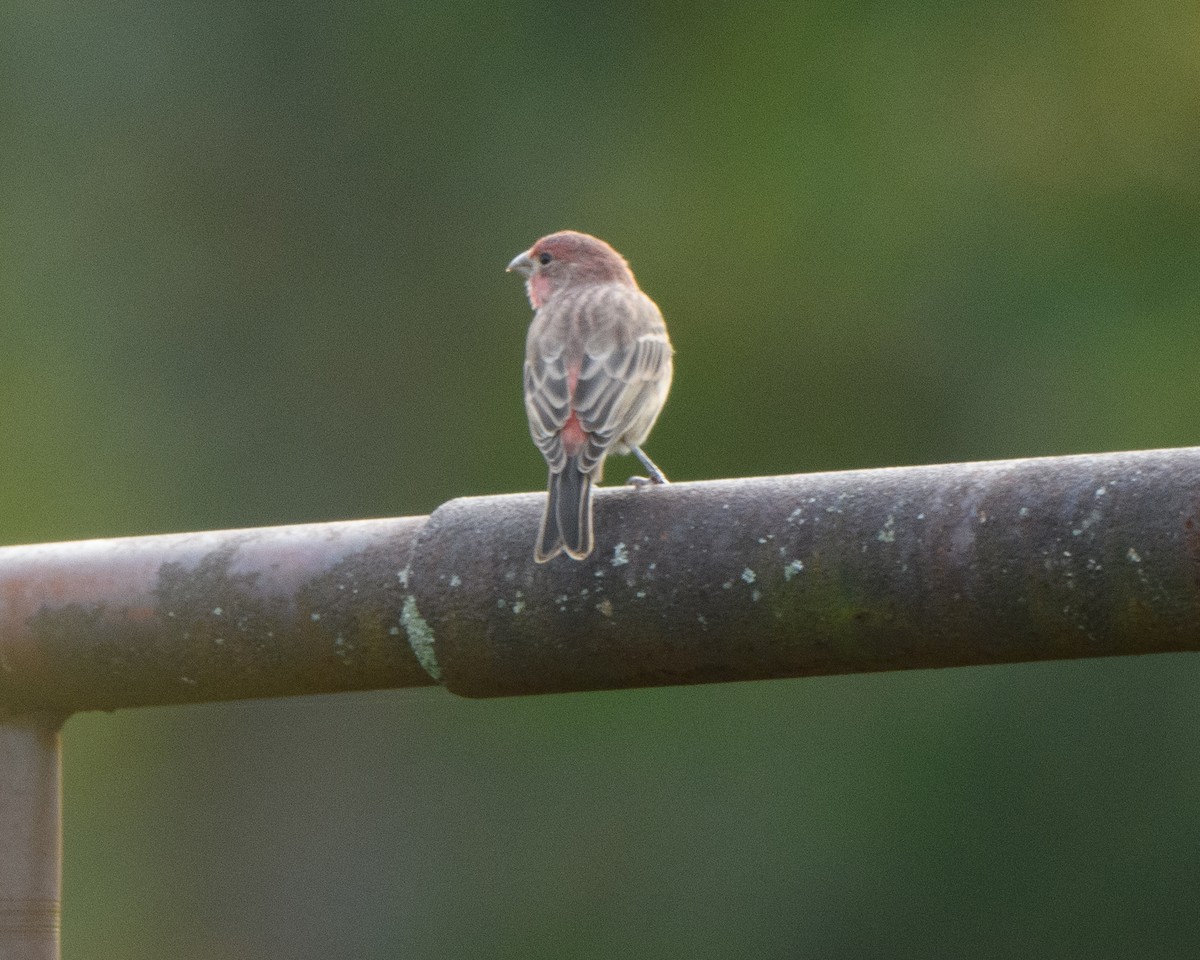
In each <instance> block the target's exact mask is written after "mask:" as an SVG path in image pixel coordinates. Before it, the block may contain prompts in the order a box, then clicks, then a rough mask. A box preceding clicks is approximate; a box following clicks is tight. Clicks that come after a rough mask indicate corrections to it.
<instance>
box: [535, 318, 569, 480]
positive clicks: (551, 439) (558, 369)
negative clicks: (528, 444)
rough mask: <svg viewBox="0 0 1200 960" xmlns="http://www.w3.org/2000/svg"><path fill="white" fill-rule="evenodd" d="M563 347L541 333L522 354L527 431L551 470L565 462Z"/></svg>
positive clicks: (566, 387)
mask: <svg viewBox="0 0 1200 960" xmlns="http://www.w3.org/2000/svg"><path fill="white" fill-rule="evenodd" d="M535 322H536V321H535ZM565 347H566V344H565V343H564V342H563V340H562V339H561V338H557V337H541V338H539V339H538V341H537V342H536V344H535V342H534V340H533V338H532V337H531V338H530V343H529V348H528V349H527V350H526V355H525V413H526V415H527V416H528V417H529V434H530V436H532V437H533V442H534V443H535V444H536V445H537V448H538V449H539V450H541V451H542V456H544V457H545V458H546V463H547V464H549V466H550V469H551V470H552V471H554V472H555V473H558V472H559V471H561V470H562V469H563V467H564V466H565V465H566V462H567V454H566V451H564V450H563V445H562V439H561V438H560V437H559V431H561V430H562V428H563V425H564V424H565V423H566V422H567V418H568V417H569V416H570V415H571V397H570V381H569V379H568V376H567V361H566V352H565Z"/></svg>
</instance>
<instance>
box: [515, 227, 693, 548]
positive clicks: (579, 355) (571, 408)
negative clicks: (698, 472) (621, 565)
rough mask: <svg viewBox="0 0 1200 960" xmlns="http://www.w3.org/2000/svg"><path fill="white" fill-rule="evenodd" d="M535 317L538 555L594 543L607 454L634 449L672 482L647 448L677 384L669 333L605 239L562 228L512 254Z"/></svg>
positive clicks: (528, 404)
mask: <svg viewBox="0 0 1200 960" xmlns="http://www.w3.org/2000/svg"><path fill="white" fill-rule="evenodd" d="M508 269H509V270H516V271H518V272H519V273H522V274H524V275H525V276H526V277H527V278H528V279H527V280H526V282H525V289H526V292H527V293H528V294H529V302H530V304H532V305H533V309H534V311H535V312H534V315H533V322H532V323H530V325H529V336H528V338H527V340H526V343H525V412H526V413H527V414H528V415H529V432H530V433H531V434H532V435H533V442H534V443H535V444H537V447H538V449H539V450H541V451H542V456H544V457H545V458H546V463H547V464H548V465H549V467H550V483H549V495H548V497H547V499H546V513H545V515H544V516H543V517H542V525H541V528H540V529H539V530H538V537H537V543H536V544H535V545H534V548H533V558H534V560H536V561H537V562H538V563H545V562H546V561H547V560H549V559H551V558H552V557H555V556H557V555H558V554H559V553H560V552H561V551H564V550H565V551H566V553H567V556H569V557H574V558H575V559H576V560H582V559H584V558H585V557H586V556H588V554H590V553H591V552H592V547H593V544H594V539H593V535H592V484H593V483H599V482H600V479H601V477H602V475H603V472H604V458H605V457H607V456H608V455H609V454H610V453H633V454H635V455H636V456H637V458H638V459H639V460H641V462H642V464H643V466H645V468H646V470H647V471H648V472H649V474H650V480H646V479H645V478H641V477H635V478H631V480H630V482H632V483H637V484H638V485H641V484H645V483H650V482H653V483H666V482H667V478H666V477H665V476H663V473H662V471H661V470H659V469H658V467H656V466H655V465H654V463H653V462H652V461H651V460H650V458H649V457H647V456H646V455H645V454H644V453H643V452H642V450H641V444H642V443H644V442H645V440H646V437H647V436H648V435H649V433H650V428H651V427H653V426H654V421H655V420H656V419H658V414H659V412H660V411H661V410H662V407H663V403H665V402H666V399H667V391H668V390H669V389H670V387H671V353H672V350H671V341H670V340H669V339H668V338H667V327H666V324H664V323H663V318H662V314H661V313H660V312H659V309H658V307H657V306H656V305H655V303H654V301H653V300H651V299H650V298H649V297H648V296H646V295H645V294H644V293H642V291H641V290H639V289H638V285H637V280H635V279H634V277H633V273H632V271H630V269H629V265H628V264H627V263H626V262H625V260H624V258H623V257H622V256H621V255H620V254H619V253H617V251H616V250H614V249H613V248H612V247H610V246H609V245H608V244H607V243H605V242H604V241H603V240H598V239H596V238H595V237H591V236H588V235H587V234H586V233H576V232H575V231H573V230H564V231H562V232H561V233H552V234H550V235H549V236H548V237H543V238H542V239H541V240H539V241H538V242H537V243H535V244H534V245H533V246H532V247H530V248H529V249H528V250H526V251H525V252H524V253H522V254H518V255H517V256H516V257H515V258H513V261H512V263H510V264H509V265H508Z"/></svg>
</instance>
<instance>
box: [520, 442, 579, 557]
mask: <svg viewBox="0 0 1200 960" xmlns="http://www.w3.org/2000/svg"><path fill="white" fill-rule="evenodd" d="M592 545H593V537H592V475H591V474H590V473H584V472H583V471H582V470H580V469H579V460H578V458H577V457H570V458H568V460H567V463H566V465H565V466H564V467H563V469H562V470H560V471H559V472H558V473H555V472H554V471H553V470H552V471H550V483H549V489H548V494H547V497H546V512H545V514H543V516H542V525H541V527H540V528H539V529H538V538H537V543H536V544H535V545H534V549H533V559H534V560H536V561H537V562H538V563H545V562H546V561H547V560H549V559H551V558H552V557H556V556H558V554H559V553H561V552H562V551H564V550H565V551H566V553H567V556H568V557H571V558H573V559H575V560H583V559H584V558H585V557H587V556H588V555H589V554H590V553H591V552H592Z"/></svg>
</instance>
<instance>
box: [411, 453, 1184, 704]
mask: <svg viewBox="0 0 1200 960" xmlns="http://www.w3.org/2000/svg"><path fill="white" fill-rule="evenodd" d="M1198 477H1200V450H1198V449H1184V450H1164V451H1148V452H1140V453H1126V454H1100V455H1093V456H1075V457H1061V458H1045V459H1032V460H1012V461H996V462H987V463H970V464H951V465H945V466H931V467H912V468H894V469H884V470H863V471H853V472H846V473H825V474H811V475H801V476H787V477H764V478H758V479H738V480H727V481H715V482H706V483H679V484H673V485H671V486H669V487H663V488H647V489H629V488H624V489H621V488H617V489H607V490H602V491H600V492H599V496H598V498H597V501H596V530H597V549H596V553H595V555H594V556H593V557H592V558H590V559H589V561H588V562H586V563H575V562H572V561H568V560H562V561H556V562H553V563H550V564H546V565H544V566H543V565H535V564H533V563H532V561H531V559H530V551H531V549H532V547H531V542H532V541H531V538H532V535H533V532H534V531H535V530H536V529H537V517H538V510H539V508H540V498H539V497H538V496H534V495H529V496H509V497H488V498H471V499H463V500H456V501H453V502H451V503H448V504H446V505H444V506H443V507H441V508H440V509H438V510H437V511H435V512H434V513H433V514H432V516H431V517H430V520H429V522H428V524H427V525H426V527H425V528H424V529H423V531H422V533H421V537H420V540H419V542H418V545H417V548H416V552H415V555H414V565H413V579H412V587H413V593H414V596H415V601H414V602H415V604H416V605H417V606H418V607H419V609H420V612H421V615H422V617H423V620H424V622H425V623H426V624H427V625H428V626H429V629H430V631H431V632H432V636H431V639H430V642H429V644H428V645H429V651H428V653H429V656H430V657H431V658H432V659H433V660H435V661H436V665H437V669H438V671H439V675H440V678H441V680H442V682H443V683H444V684H445V685H446V687H447V688H448V689H449V690H451V691H452V692H455V693H459V694H463V695H467V696H501V695H512V694H530V693H547V692H563V691H571V690H597V689H614V688H624V687H638V686H654V685H665V684H687V683H705V682H713V681H732V680H756V679H766V678H771V677H793V676H805V675H814V674H833V673H852V672H861V671H877V670H897V669H906V668H918V667H949V666H963V665H972V664H994V663H1012V662H1019V661H1033V660H1045V659H1056V658H1071V657H1089V656H1107V655H1116V654H1139V653H1156V652H1166V651H1182V650H1196V649H1198V648H1200V587H1198V584H1200V519H1198V515H1197V511H1198V508H1200V485H1198V483H1197V478H1198Z"/></svg>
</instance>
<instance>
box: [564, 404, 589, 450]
mask: <svg viewBox="0 0 1200 960" xmlns="http://www.w3.org/2000/svg"><path fill="white" fill-rule="evenodd" d="M559 439H560V440H562V445H563V450H565V451H566V453H567V456H568V457H573V456H575V455H576V454H577V453H579V451H580V450H582V449H583V445H584V443H586V442H587V433H585V432H584V429H583V427H582V426H581V425H580V423H579V417H577V416H576V415H575V411H574V410H572V411H571V415H570V416H569V417H567V422H566V423H564V424H563V428H562V432H561V433H560V434H559Z"/></svg>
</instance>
